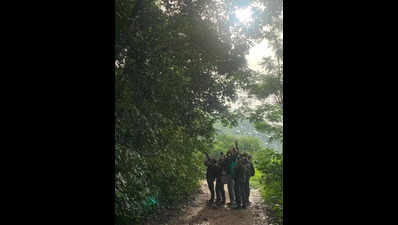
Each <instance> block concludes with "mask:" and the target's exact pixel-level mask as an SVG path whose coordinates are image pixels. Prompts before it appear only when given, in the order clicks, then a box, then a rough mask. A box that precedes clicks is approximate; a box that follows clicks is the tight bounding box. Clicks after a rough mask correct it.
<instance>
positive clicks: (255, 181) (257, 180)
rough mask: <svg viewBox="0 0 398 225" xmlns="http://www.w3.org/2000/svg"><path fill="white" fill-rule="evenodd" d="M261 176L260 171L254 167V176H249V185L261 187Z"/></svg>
mask: <svg viewBox="0 0 398 225" xmlns="http://www.w3.org/2000/svg"><path fill="white" fill-rule="evenodd" d="M253 159H254V158H253ZM261 177H262V173H261V171H260V170H259V169H257V168H256V167H255V168H254V176H252V177H250V187H252V188H261Z"/></svg>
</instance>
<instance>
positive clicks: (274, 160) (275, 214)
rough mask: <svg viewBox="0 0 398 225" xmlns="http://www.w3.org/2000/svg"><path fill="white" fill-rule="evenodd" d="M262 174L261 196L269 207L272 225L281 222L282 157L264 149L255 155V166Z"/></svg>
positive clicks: (277, 153)
mask: <svg viewBox="0 0 398 225" xmlns="http://www.w3.org/2000/svg"><path fill="white" fill-rule="evenodd" d="M255 166H256V167H257V168H258V170H260V171H261V173H262V178H261V182H260V183H261V189H260V191H261V194H262V196H263V197H264V201H265V203H266V204H267V205H268V206H269V207H270V210H269V214H270V216H271V219H272V223H273V224H282V221H283V179H282V178H283V173H282V169H283V157H282V154H281V153H279V152H276V151H273V150H271V149H268V148H265V149H264V150H261V151H259V152H258V153H257V155H256V165H255Z"/></svg>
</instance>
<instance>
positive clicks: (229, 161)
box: [224, 148, 237, 208]
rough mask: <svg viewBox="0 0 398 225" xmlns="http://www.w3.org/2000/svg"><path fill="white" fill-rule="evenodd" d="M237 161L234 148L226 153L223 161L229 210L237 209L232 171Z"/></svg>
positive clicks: (233, 173) (233, 172)
mask: <svg viewBox="0 0 398 225" xmlns="http://www.w3.org/2000/svg"><path fill="white" fill-rule="evenodd" d="M236 160H237V154H236V151H235V148H232V149H230V150H229V151H228V153H227V157H226V160H225V164H224V167H225V170H226V172H227V176H228V183H227V186H228V193H229V199H230V202H229V207H230V208H237V204H236V196H235V171H234V169H235V168H234V167H235V165H236V162H237V161H236Z"/></svg>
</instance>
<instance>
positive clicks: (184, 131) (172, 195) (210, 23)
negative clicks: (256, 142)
mask: <svg viewBox="0 0 398 225" xmlns="http://www.w3.org/2000/svg"><path fill="white" fill-rule="evenodd" d="M233 4H234V1H224V2H217V1H210V0H203V1H190V0H184V1H177V0H174V1H173V0H171V1H170V0H169V1H166V0H161V1H154V0H153V1H143V0H117V1H116V14H115V15H116V30H115V31H116V43H115V55H116V59H115V85H116V90H115V101H116V106H115V108H116V110H115V142H116V148H115V150H116V153H115V157H116V169H115V172H116V185H115V186H116V187H115V188H116V190H115V192H116V204H115V205H116V219H117V224H127V223H133V224H134V223H139V222H140V221H141V220H142V218H143V217H144V216H145V215H147V214H148V213H150V212H151V211H152V207H155V205H151V204H149V203H148V199H154V200H156V202H158V203H159V204H160V205H161V206H164V205H166V204H169V203H171V202H173V201H178V200H180V199H182V197H183V196H184V195H186V194H188V193H189V192H190V191H192V190H193V189H194V188H195V187H196V186H197V185H198V184H199V179H200V178H201V176H202V175H203V166H202V161H201V160H202V157H203V154H202V153H203V152H205V151H206V150H207V149H209V148H210V146H211V143H212V140H213V135H214V129H213V123H214V122H215V121H216V120H221V121H223V122H225V123H232V122H233V121H234V117H233V115H232V114H231V113H230V112H229V111H228V106H227V105H226V102H227V101H233V100H234V99H235V98H236V90H237V89H238V88H239V87H241V86H245V85H247V84H248V82H249V78H250V75H251V73H250V70H249V69H248V68H247V65H246V61H245V57H244V55H245V54H246V53H247V51H248V49H249V47H250V42H249V41H248V40H247V38H246V37H244V36H241V35H239V30H240V27H241V25H240V24H239V23H237V22H236V21H235V20H234V18H233V16H232V15H233V11H234V10H233ZM170 181H172V182H173V183H172V184H170V183H169V182H170Z"/></svg>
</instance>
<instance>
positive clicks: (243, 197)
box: [235, 153, 251, 209]
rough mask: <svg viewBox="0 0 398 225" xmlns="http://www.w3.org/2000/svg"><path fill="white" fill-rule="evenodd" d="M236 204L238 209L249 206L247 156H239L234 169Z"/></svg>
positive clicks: (249, 171)
mask: <svg viewBox="0 0 398 225" xmlns="http://www.w3.org/2000/svg"><path fill="white" fill-rule="evenodd" d="M235 172H236V192H237V193H236V203H237V205H238V208H243V209H246V208H247V207H248V204H249V191H250V190H249V188H248V187H249V179H250V175H251V170H250V162H249V159H248V154H247V153H243V154H240V156H239V158H238V161H237V164H236V167H235Z"/></svg>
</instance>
